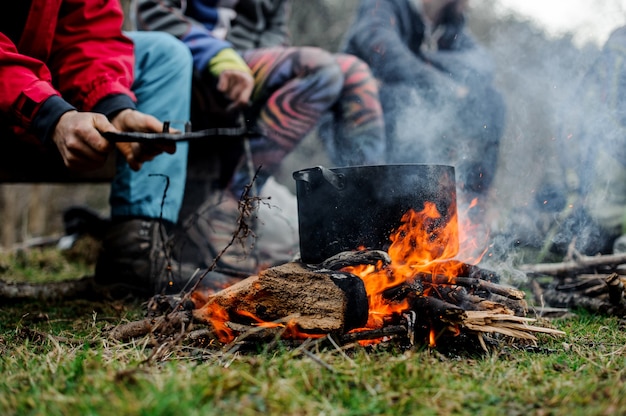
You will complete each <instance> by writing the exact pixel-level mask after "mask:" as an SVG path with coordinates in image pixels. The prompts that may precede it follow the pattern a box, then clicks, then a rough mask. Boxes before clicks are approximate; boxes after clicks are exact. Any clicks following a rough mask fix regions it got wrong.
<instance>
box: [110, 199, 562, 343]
mask: <svg viewBox="0 0 626 416" xmlns="http://www.w3.org/2000/svg"><path fill="white" fill-rule="evenodd" d="M450 213H452V216H448V214H450ZM400 224H401V225H400V226H399V227H398V228H397V229H395V230H393V232H392V234H391V237H390V244H389V246H388V249H387V250H386V251H383V250H373V249H366V248H361V249H357V250H353V251H344V252H340V253H338V254H336V255H333V256H331V257H329V258H328V259H326V260H325V261H323V262H322V263H319V264H307V263H303V262H301V261H293V262H290V263H286V264H283V265H280V266H277V267H272V268H268V269H266V270H263V271H261V272H260V273H258V275H254V276H250V277H248V278H246V279H244V280H242V281H239V282H237V283H235V284H233V285H232V286H229V287H227V288H225V289H223V290H219V291H217V292H214V293H211V292H210V291H207V290H205V289H202V288H196V289H195V290H193V291H192V292H191V293H190V300H191V302H186V303H184V302H179V303H177V304H176V305H175V306H176V307H175V309H174V312H172V313H173V314H174V315H172V313H170V314H169V317H170V318H169V319H170V322H175V323H180V322H183V323H189V322H194V323H195V324H202V325H203V326H205V327H206V329H203V330H202V331H201V332H202V333H203V337H204V338H205V339H212V340H213V339H217V340H218V341H219V342H221V343H223V344H229V343H237V342H242V340H244V339H245V340H246V341H248V342H250V341H253V342H260V341H263V340H267V339H276V338H281V339H284V340H296V341H298V340H306V339H311V338H322V337H325V336H327V335H333V336H335V338H336V339H338V340H340V341H341V342H344V343H347V342H359V343H361V344H363V345H365V344H372V343H380V342H385V341H390V340H392V339H400V340H403V341H408V342H410V344H411V345H414V346H428V347H436V346H439V345H441V344H445V343H446V342H450V340H453V339H455V338H457V337H459V336H460V335H464V336H465V337H464V338H465V339H467V337H468V336H469V339H475V340H476V343H475V345H480V346H481V347H482V348H483V349H485V350H487V342H489V341H492V340H494V339H495V338H497V337H510V338H514V339H519V340H527V341H530V342H534V341H536V339H537V338H536V336H535V334H536V333H547V334H563V333H562V332H560V331H557V330H553V329H550V328H545V327H541V326H536V325H531V324H532V323H533V321H534V319H531V318H528V317H526V313H527V304H526V301H525V299H524V298H525V294H524V292H522V291H520V290H518V289H516V288H513V287H509V286H506V285H503V284H500V283H499V281H500V277H499V276H498V275H497V274H496V273H495V272H493V271H490V270H487V269H483V268H480V267H478V266H476V265H475V264H477V263H478V262H479V261H480V259H481V256H482V255H483V254H484V252H483V253H481V254H480V255H479V256H478V257H476V258H468V259H467V260H463V261H461V260H457V259H459V258H463V255H464V253H463V248H468V247H472V246H471V244H468V242H469V241H470V238H469V235H468V234H467V231H468V230H470V229H469V228H468V227H459V226H458V225H457V224H458V221H457V218H456V206H453V207H452V209H451V211H450V212H449V213H445V214H444V215H442V214H441V213H440V212H439V210H438V209H437V207H436V205H435V204H434V203H431V202H426V203H425V204H424V208H423V210H422V211H420V212H417V211H415V210H414V209H410V210H408V211H407V212H406V213H405V214H404V216H403V217H402V218H401V221H400ZM472 248H473V247H472ZM164 303H165V304H167V305H170V306H171V305H172V304H173V303H172V300H171V299H168V298H166V297H165V298H164V297H155V298H154V299H153V300H152V306H153V310H161V309H162V305H163V304H164ZM181 305H186V310H184V309H185V308H182V306H181ZM166 309H167V308H166ZM176 314H178V315H176ZM173 316H174V317H175V318H174V319H173V320H172V317H173ZM150 322H153V321H150ZM146 325H147V324H146ZM147 326H149V327H152V326H151V325H147ZM136 329H137V328H136V327H135V328H134V329H130V328H118V337H119V338H124V337H125V336H127V335H128V334H129V333H134V331H135V330H136ZM157 332H158V331H157ZM196 336H197V335H196ZM211 342H212V341H211Z"/></svg>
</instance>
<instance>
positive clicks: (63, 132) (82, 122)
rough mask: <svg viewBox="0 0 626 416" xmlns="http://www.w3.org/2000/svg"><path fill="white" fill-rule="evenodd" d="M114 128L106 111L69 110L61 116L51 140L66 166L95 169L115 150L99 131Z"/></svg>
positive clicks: (76, 169)
mask: <svg viewBox="0 0 626 416" xmlns="http://www.w3.org/2000/svg"><path fill="white" fill-rule="evenodd" d="M114 129H115V127H114V126H113V125H111V123H110V122H109V120H108V119H107V118H106V116H104V115H103V114H98V113H87V112H78V111H68V112H66V113H65V114H63V115H62V116H61V118H60V119H59V121H58V123H57V125H56V127H55V129H54V133H53V135H52V140H53V141H54V143H55V144H56V146H57V148H58V149H59V153H61V157H62V158H63V162H64V163H65V166H67V167H68V168H69V169H71V170H75V171H86V170H92V169H96V168H99V167H100V166H102V165H104V162H106V159H107V156H108V154H109V153H110V152H111V151H112V150H113V145H112V144H111V143H109V141H108V140H106V139H105V138H104V137H102V135H101V134H100V132H101V131H110V130H114Z"/></svg>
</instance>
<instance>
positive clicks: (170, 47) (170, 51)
mask: <svg viewBox="0 0 626 416" xmlns="http://www.w3.org/2000/svg"><path fill="white" fill-rule="evenodd" d="M149 33H154V34H155V35H156V37H155V40H154V43H156V44H157V45H158V46H159V48H158V50H159V58H160V59H161V60H162V61H163V62H164V63H165V64H166V65H172V66H175V67H176V68H178V69H179V71H181V72H182V71H183V70H185V71H186V72H191V70H192V67H193V58H192V56H191V51H190V50H189V48H188V47H187V45H185V44H184V43H183V42H182V41H181V40H179V39H177V38H176V37H174V36H172V35H170V34H169V33H165V32H149Z"/></svg>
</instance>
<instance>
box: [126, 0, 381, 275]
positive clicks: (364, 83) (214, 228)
mask: <svg viewBox="0 0 626 416" xmlns="http://www.w3.org/2000/svg"><path fill="white" fill-rule="evenodd" d="M290 4H291V2H289V1H285V0H273V1H268V0H262V1H261V0H239V1H237V0H232V1H214V2H203V1H196V0H191V1H187V2H182V1H153V0H139V1H138V9H137V27H138V28H139V29H140V30H152V31H166V32H168V33H171V34H173V35H175V36H176V37H178V38H179V39H181V40H183V42H185V43H186V44H187V45H188V46H189V49H190V50H191V52H192V54H193V56H194V68H195V71H196V75H197V83H196V85H195V88H194V91H196V92H197V94H195V95H196V97H198V96H199V97H200V99H199V100H198V101H194V107H195V109H194V111H193V113H194V114H199V115H200V117H202V115H203V114H204V115H206V114H210V113H212V112H213V111H216V110H215V109H214V107H211V105H210V104H211V103H210V100H209V102H207V100H206V99H205V97H213V96H215V95H216V94H215V90H216V89H215V87H214V85H215V81H214V78H215V70H216V68H218V67H232V68H239V69H244V68H246V69H247V68H249V69H248V70H249V72H250V74H251V75H252V76H253V77H254V81H255V83H254V91H253V93H252V95H251V97H250V98H251V101H250V105H249V106H248V107H247V108H245V109H243V110H242V111H243V114H244V116H245V119H246V120H248V121H249V124H250V129H251V130H252V131H253V132H254V135H253V136H252V137H251V140H250V145H251V155H252V162H253V165H254V166H255V167H258V166H261V170H260V172H259V175H258V177H257V178H256V182H255V184H256V186H257V188H258V189H260V190H261V192H262V191H263V188H264V185H265V184H266V182H267V181H268V178H270V176H271V175H272V174H274V173H275V172H276V171H277V170H278V168H279V166H280V164H281V163H282V161H283V160H284V158H285V157H286V156H287V155H288V154H289V153H290V152H292V151H293V150H294V148H295V147H296V146H297V145H298V143H300V142H301V141H302V140H303V139H304V138H305V137H306V136H307V135H308V134H309V133H310V132H312V131H313V130H314V129H315V128H316V126H318V125H319V124H320V120H322V119H323V118H324V117H325V115H326V114H328V113H329V112H332V113H333V114H334V115H335V117H334V118H335V121H336V123H328V124H327V126H333V127H332V128H328V129H325V131H326V133H327V134H326V136H325V138H326V139H325V142H326V144H327V145H328V149H329V156H330V158H331V160H332V163H334V164H336V165H352V164H375V163H382V162H384V146H385V138H384V119H383V117H382V108H381V106H380V103H379V100H378V89H377V85H376V82H375V80H374V79H373V77H372V75H371V73H370V71H369V68H368V67H367V65H365V64H364V63H363V62H362V61H361V60H360V59H358V58H356V57H354V56H350V55H347V54H332V53H329V52H327V51H325V50H322V49H320V48H316V47H291V46H288V30H287V18H288V12H289V7H290ZM215 39H219V40H220V41H219V42H218V43H216V42H215ZM231 47H232V48H234V49H235V50H236V51H237V52H238V53H237V54H235V53H233V52H232V50H231V49H230V48H231ZM211 63H215V65H216V66H213V65H212V64H211ZM218 89H219V88H218ZM331 131H334V132H336V135H331V134H330V132H331ZM251 179H252V177H251V175H250V173H249V170H248V169H247V168H246V162H245V158H242V159H241V161H240V162H239V166H238V167H237V168H236V169H235V171H234V174H233V177H232V180H231V181H230V184H229V185H228V187H227V189H226V190H225V191H224V192H222V193H219V192H215V193H214V195H213V196H212V197H211V198H209V199H207V204H204V205H203V206H201V207H200V208H199V209H198V210H197V211H196V212H203V214H204V216H206V217H208V218H207V221H196V222H195V224H188V230H189V232H188V235H189V236H190V237H191V240H192V243H193V244H195V246H196V247H198V251H199V252H201V253H206V254H205V255H203V257H204V259H205V262H206V263H209V262H211V261H212V260H213V258H214V257H215V255H216V254H217V253H218V252H219V251H220V250H221V249H222V248H223V247H224V246H225V245H226V244H227V243H228V241H229V240H230V239H231V236H232V235H233V232H234V229H235V228H236V227H237V217H238V212H237V209H236V208H237V200H238V199H239V197H240V195H241V194H242V191H243V188H244V186H245V185H246V184H248V183H249V182H250V181H251ZM281 194H283V195H286V193H285V192H281ZM216 195H219V196H216ZM293 203H294V205H295V201H294V202H293ZM211 208H212V209H211ZM196 218H197V216H196ZM292 225H294V224H292ZM295 225H296V226H297V224H295ZM274 231H275V230H274ZM286 237H287V236H285V240H287V238H286ZM289 241H291V240H289ZM294 243H295V244H292V246H293V250H292V251H293V252H295V251H297V247H296V246H297V240H295V241H294ZM193 244H192V245H193ZM190 246H191V245H190ZM274 250H275V249H274ZM283 251H285V252H287V251H288V250H283ZM257 253H258V249H257ZM250 254H251V253H249V252H248V253H242V252H241V250H235V249H234V247H231V250H230V251H229V252H227V253H225V255H224V256H222V258H221V263H222V265H224V266H228V267H230V268H232V269H235V270H239V271H242V272H253V271H255V269H256V267H257V266H258V261H260V262H262V263H264V262H266V261H267V258H265V259H255V258H254V256H253V255H250ZM292 254H295V253H292ZM271 256H272V253H267V257H269V261H270V262H276V261H282V260H285V259H284V258H279V259H277V258H273V259H272V258H271Z"/></svg>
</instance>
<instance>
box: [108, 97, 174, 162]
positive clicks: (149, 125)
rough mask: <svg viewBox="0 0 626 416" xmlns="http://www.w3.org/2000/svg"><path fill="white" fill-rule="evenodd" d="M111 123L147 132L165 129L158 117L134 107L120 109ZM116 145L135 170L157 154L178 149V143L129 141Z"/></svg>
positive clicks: (123, 128) (115, 125)
mask: <svg viewBox="0 0 626 416" xmlns="http://www.w3.org/2000/svg"><path fill="white" fill-rule="evenodd" d="M111 123H112V124H113V126H114V127H115V128H116V129H117V130H119V131H138V132H145V133H150V132H153V133H159V132H162V131H163V123H162V122H161V121H159V120H158V119H157V118H156V117H153V116H151V115H149V114H144V113H142V112H140V111H136V110H132V109H126V110H122V111H120V112H119V113H118V114H117V115H116V116H115V117H114V118H113V120H111ZM116 146H117V148H118V150H119V151H120V152H121V153H122V155H124V158H126V161H127V162H128V165H129V166H130V168H131V169H133V170H139V169H140V168H141V165H142V164H143V163H144V162H147V161H150V160H152V159H154V158H155V156H157V155H159V154H161V153H163V152H166V153H169V154H172V153H174V152H175V151H176V145H175V144H173V143H162V144H153V143H132V142H129V143H117V144H116Z"/></svg>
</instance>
